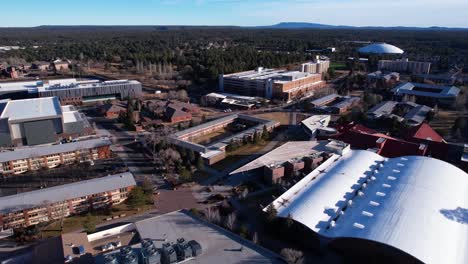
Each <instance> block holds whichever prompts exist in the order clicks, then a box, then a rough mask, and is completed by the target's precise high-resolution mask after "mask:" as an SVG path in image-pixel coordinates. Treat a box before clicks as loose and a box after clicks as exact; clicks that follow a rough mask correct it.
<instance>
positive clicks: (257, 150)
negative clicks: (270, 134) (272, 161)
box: [212, 141, 270, 171]
mask: <svg viewBox="0 0 468 264" xmlns="http://www.w3.org/2000/svg"><path fill="white" fill-rule="evenodd" d="M269 142H270V141H262V142H260V143H258V144H256V145H254V144H247V145H244V146H242V147H240V148H238V149H236V150H233V151H229V152H227V153H226V158H225V159H223V160H221V161H219V162H216V163H215V164H213V165H212V167H213V168H214V169H216V170H219V171H222V170H223V169H225V168H226V167H228V166H229V165H231V164H233V163H235V162H237V161H239V160H241V159H243V158H245V157H247V156H250V155H253V154H262V153H263V152H262V150H263V148H264V147H265V146H266V145H268V143H269Z"/></svg>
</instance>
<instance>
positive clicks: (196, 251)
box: [187, 240, 202, 257]
mask: <svg viewBox="0 0 468 264" xmlns="http://www.w3.org/2000/svg"><path fill="white" fill-rule="evenodd" d="M187 244H189V245H190V247H191V248H192V256H194V257H196V256H199V255H201V253H202V247H201V245H200V243H198V242H197V241H195V240H190V241H189V242H187Z"/></svg>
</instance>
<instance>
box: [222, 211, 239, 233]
mask: <svg viewBox="0 0 468 264" xmlns="http://www.w3.org/2000/svg"><path fill="white" fill-rule="evenodd" d="M236 219H237V216H236V214H235V213H230V214H229V215H228V216H227V217H226V223H225V225H226V227H227V228H228V229H229V230H231V231H234V228H235V225H236Z"/></svg>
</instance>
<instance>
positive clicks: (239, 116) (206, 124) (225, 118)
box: [174, 114, 271, 137]
mask: <svg viewBox="0 0 468 264" xmlns="http://www.w3.org/2000/svg"><path fill="white" fill-rule="evenodd" d="M236 118H241V119H246V120H250V121H254V122H258V123H261V124H267V123H269V122H271V120H268V119H263V118H259V117H255V116H249V115H242V114H234V115H228V116H225V117H221V118H218V119H215V120H212V121H209V122H206V123H203V124H200V125H198V126H194V127H191V128H188V129H185V130H182V131H180V132H177V133H175V134H174V136H175V137H181V136H184V135H186V134H190V133H192V132H195V131H198V130H203V129H206V128H208V127H210V126H212V125H215V124H219V123H222V122H226V121H229V120H233V119H236Z"/></svg>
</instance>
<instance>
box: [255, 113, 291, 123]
mask: <svg viewBox="0 0 468 264" xmlns="http://www.w3.org/2000/svg"><path fill="white" fill-rule="evenodd" d="M256 116H257V117H261V118H266V119H270V120H275V121H278V122H280V123H281V125H289V122H290V116H291V113H288V112H271V113H262V114H258V115H256Z"/></svg>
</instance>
